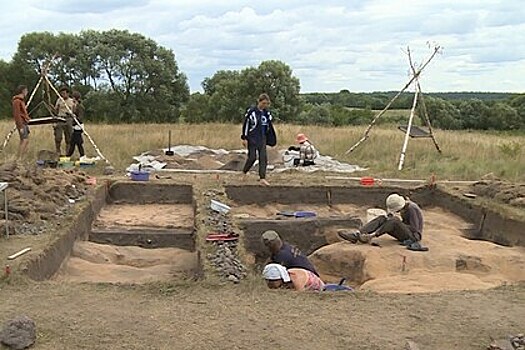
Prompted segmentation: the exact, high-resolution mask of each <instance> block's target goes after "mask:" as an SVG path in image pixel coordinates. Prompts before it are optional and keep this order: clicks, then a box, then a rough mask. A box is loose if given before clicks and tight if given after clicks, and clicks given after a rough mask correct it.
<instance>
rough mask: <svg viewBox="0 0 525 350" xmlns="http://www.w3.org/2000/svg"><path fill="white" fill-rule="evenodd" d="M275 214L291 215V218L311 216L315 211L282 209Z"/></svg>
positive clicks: (313, 215)
mask: <svg viewBox="0 0 525 350" xmlns="http://www.w3.org/2000/svg"><path fill="white" fill-rule="evenodd" d="M277 215H281V216H285V217H293V218H311V217H315V216H317V213H316V212H315V211H308V210H299V211H288V210H283V211H279V212H277Z"/></svg>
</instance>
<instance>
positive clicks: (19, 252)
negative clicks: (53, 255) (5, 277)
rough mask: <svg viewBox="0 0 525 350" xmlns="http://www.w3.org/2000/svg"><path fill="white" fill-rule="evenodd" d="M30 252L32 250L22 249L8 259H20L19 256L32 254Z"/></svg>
mask: <svg viewBox="0 0 525 350" xmlns="http://www.w3.org/2000/svg"><path fill="white" fill-rule="evenodd" d="M30 251H31V248H25V249H22V250H20V251H18V252H16V253H14V254H12V255H9V256H8V257H7V260H14V259H16V258H18V257H19V256H22V255H24V254H25V253H28V252H30Z"/></svg>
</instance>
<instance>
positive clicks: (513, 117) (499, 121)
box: [490, 102, 522, 130]
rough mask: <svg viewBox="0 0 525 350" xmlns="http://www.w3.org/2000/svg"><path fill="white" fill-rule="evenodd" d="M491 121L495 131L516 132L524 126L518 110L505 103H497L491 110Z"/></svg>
mask: <svg viewBox="0 0 525 350" xmlns="http://www.w3.org/2000/svg"><path fill="white" fill-rule="evenodd" d="M490 120H491V124H490V126H491V129H494V130H516V129H519V128H520V127H521V126H522V125H521V120H520V117H519V115H518V112H517V111H516V109H514V108H512V107H511V106H509V105H508V104H506V103H503V102H496V103H495V104H494V105H493V106H492V107H491V108H490Z"/></svg>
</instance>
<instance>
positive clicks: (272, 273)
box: [263, 264, 291, 283]
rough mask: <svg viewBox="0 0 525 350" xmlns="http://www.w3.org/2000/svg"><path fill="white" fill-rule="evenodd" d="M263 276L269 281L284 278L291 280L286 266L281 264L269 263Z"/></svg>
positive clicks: (286, 280) (286, 281)
mask: <svg viewBox="0 0 525 350" xmlns="http://www.w3.org/2000/svg"><path fill="white" fill-rule="evenodd" d="M263 277H264V279H266V280H269V281H275V280H283V282H285V283H288V282H290V281H291V279H290V275H289V274H288V271H287V270H286V267H284V266H283V265H280V264H268V265H266V266H265V267H264V270H263Z"/></svg>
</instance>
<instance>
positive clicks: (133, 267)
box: [55, 241, 199, 283]
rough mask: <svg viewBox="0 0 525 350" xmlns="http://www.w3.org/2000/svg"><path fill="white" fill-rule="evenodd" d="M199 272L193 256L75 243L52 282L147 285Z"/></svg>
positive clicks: (168, 250)
mask: <svg viewBox="0 0 525 350" xmlns="http://www.w3.org/2000/svg"><path fill="white" fill-rule="evenodd" d="M198 268H199V259H198V254H197V253H196V252H189V251H187V250H183V249H178V248H158V249H144V248H140V247H131V246H114V245H108V244H96V243H93V242H87V241H79V242H76V243H75V245H74V247H73V250H72V252H71V257H70V258H69V259H68V260H67V261H66V262H65V263H64V265H63V266H62V268H61V269H60V271H59V272H58V273H57V275H56V276H55V279H57V280H61V281H71V282H103V283H146V282H151V281H168V280H171V279H172V278H173V277H174V276H183V275H190V274H193V273H195V272H196V271H197V270H198Z"/></svg>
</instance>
